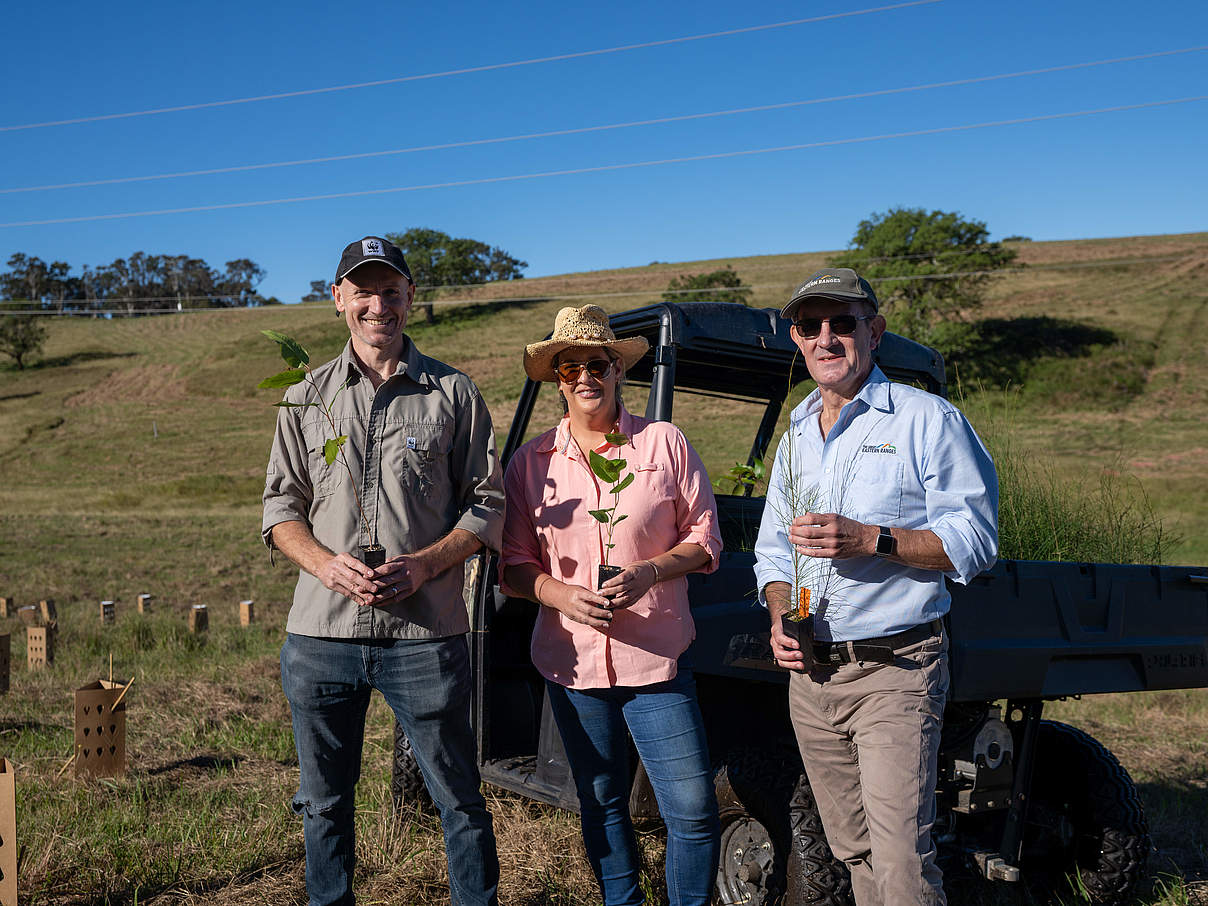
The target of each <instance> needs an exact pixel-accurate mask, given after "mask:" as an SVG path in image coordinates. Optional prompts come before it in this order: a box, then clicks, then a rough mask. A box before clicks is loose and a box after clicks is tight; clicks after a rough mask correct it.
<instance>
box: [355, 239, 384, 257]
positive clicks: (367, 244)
mask: <svg viewBox="0 0 1208 906" xmlns="http://www.w3.org/2000/svg"><path fill="white" fill-rule="evenodd" d="M361 254H362V255H384V254H386V253H385V252H383V251H382V244H381V243H380V242H378V241H377V240H376V239H362V240H361Z"/></svg>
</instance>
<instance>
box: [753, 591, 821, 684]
mask: <svg viewBox="0 0 1208 906" xmlns="http://www.w3.org/2000/svg"><path fill="white" fill-rule="evenodd" d="M792 591H793V590H792V587H791V586H790V585H789V584H788V583H787V582H769V583H768V584H767V586H766V587H765V588H764V590H763V594H764V600H766V601H767V604H768V616H769V617H771V620H772V655H773V656H774V657H775V658H776V664H777V666H780V667H784V668H785V669H786V670H793V671H795V672H797V673H807V672H808V671H809V670H810V668H811V667H813V666H814V652H813V650H812V649H809V648H807V649H804V650H803V649H802V647H801V645H800V643H798V641H797V640H796V639H794V638H792V637H790V636H787V635H785V634H784V630H783V629H781V628H780V617H781V616H782V615H783V614H786V613H788V612H789V598H790V597H791V595H792Z"/></svg>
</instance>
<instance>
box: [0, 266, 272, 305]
mask: <svg viewBox="0 0 1208 906" xmlns="http://www.w3.org/2000/svg"><path fill="white" fill-rule="evenodd" d="M8 267H9V270H8V271H6V272H4V273H0V295H2V296H3V298H5V299H9V300H22V301H24V302H27V303H29V307H32V308H41V309H47V310H52V311H80V312H87V311H92V310H98V309H106V310H111V309H113V308H121V309H124V310H125V312H126V313H127V314H145V313H151V312H162V311H165V310H167V311H176V310H179V309H185V308H216V307H217V308H226V307H232V308H233V307H241V306H251V305H264V304H266V303H268V302H269V301H270V300H267V299H265V298H263V297H262V296H261V295H260V294H259V293H257V292H256V287H257V286H258V285H259V284H260V282H261V281H262V280H263V279H264V276H265V271H264V268H262V267H261V266H260V265H258V264H257V263H256V262H255V261H252V260H251V259H250V258H236V259H234V260H233V261H228V262H226V265H225V269H224V270H221V271H220V270H218V269H217V268H213V267H211V266H210V265H209V264H207V263H206V262H205V261H203V260H202V259H200V258H193V257H190V256H189V255H149V254H147V253H146V252H141V251H140V252H134V253H133V254H132V255H130V256H129V257H128V258H117V259H114V261H113V262H112V263H110V264H104V265H99V266H97V267H95V268H93V267H89V266H88V265H84V266H83V267H82V268H81V269H80V272H79V273H78V274H72V272H71V271H72V266H71V265H70V264H68V263H67V262H66V261H52V262H50V263H47V262H45V261H43V260H42V259H41V258H38V257H37V256H29V255H25V254H24V253H21V252H18V253H17V254H15V255H13V256H12V257H11V258H9V259H8Z"/></svg>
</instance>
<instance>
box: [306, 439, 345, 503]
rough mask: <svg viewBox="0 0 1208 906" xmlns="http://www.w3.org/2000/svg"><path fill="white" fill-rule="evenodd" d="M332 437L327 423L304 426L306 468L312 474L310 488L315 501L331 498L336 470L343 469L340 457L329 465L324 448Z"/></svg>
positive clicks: (335, 479) (334, 487)
mask: <svg viewBox="0 0 1208 906" xmlns="http://www.w3.org/2000/svg"><path fill="white" fill-rule="evenodd" d="M331 436H332V435H331V427H330V426H329V425H327V424H326V423H319V422H305V423H303V425H302V439H303V440H304V441H305V442H306V467H307V471H308V472H309V473H310V487H311V492H312V493H313V494H314V499H315V500H320V499H322V498H324V497H330V496H331V495H332V494H333V493H334V492H335V489H336V481H337V475H336V471H335V470H336V469H340V468H343V466H341V465H340V458H339V456H338V455H337V456H336V459H335V460H334V461H333V462H332V463H331V464H330V465H328V463H327V457H326V456H325V455H324V453H323V448H324V447H325V446H326V444H327V441H328V439H330V438H331Z"/></svg>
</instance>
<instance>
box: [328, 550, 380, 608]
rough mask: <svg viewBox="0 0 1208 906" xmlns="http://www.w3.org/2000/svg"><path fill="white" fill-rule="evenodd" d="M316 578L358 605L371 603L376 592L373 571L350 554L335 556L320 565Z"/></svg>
mask: <svg viewBox="0 0 1208 906" xmlns="http://www.w3.org/2000/svg"><path fill="white" fill-rule="evenodd" d="M315 578H316V579H318V580H319V581H320V582H322V583H323V584H324V585H325V586H326V587H327V588H330V589H331V590H332V591H334V592H335V593H336V594H340V595H344V596H346V597H349V598H352V600H354V601H356V602H357V603H358V604H369V603H371V602H372V600H373V596H374V593H375V591H376V586H375V584H374V582H373V570H372V569H370V568H369V567H368V566H366V565H365V564H364V563H362V562H361V561H360V560H358V559H357V558H356V557H354V556H353V555H352V554H349V553H343V554H335V555H334V556H332V557H330V558H329V559H327V560H325V561H323V562H322V563H320V564H319V566H318V568H317V569H316V570H315Z"/></svg>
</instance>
